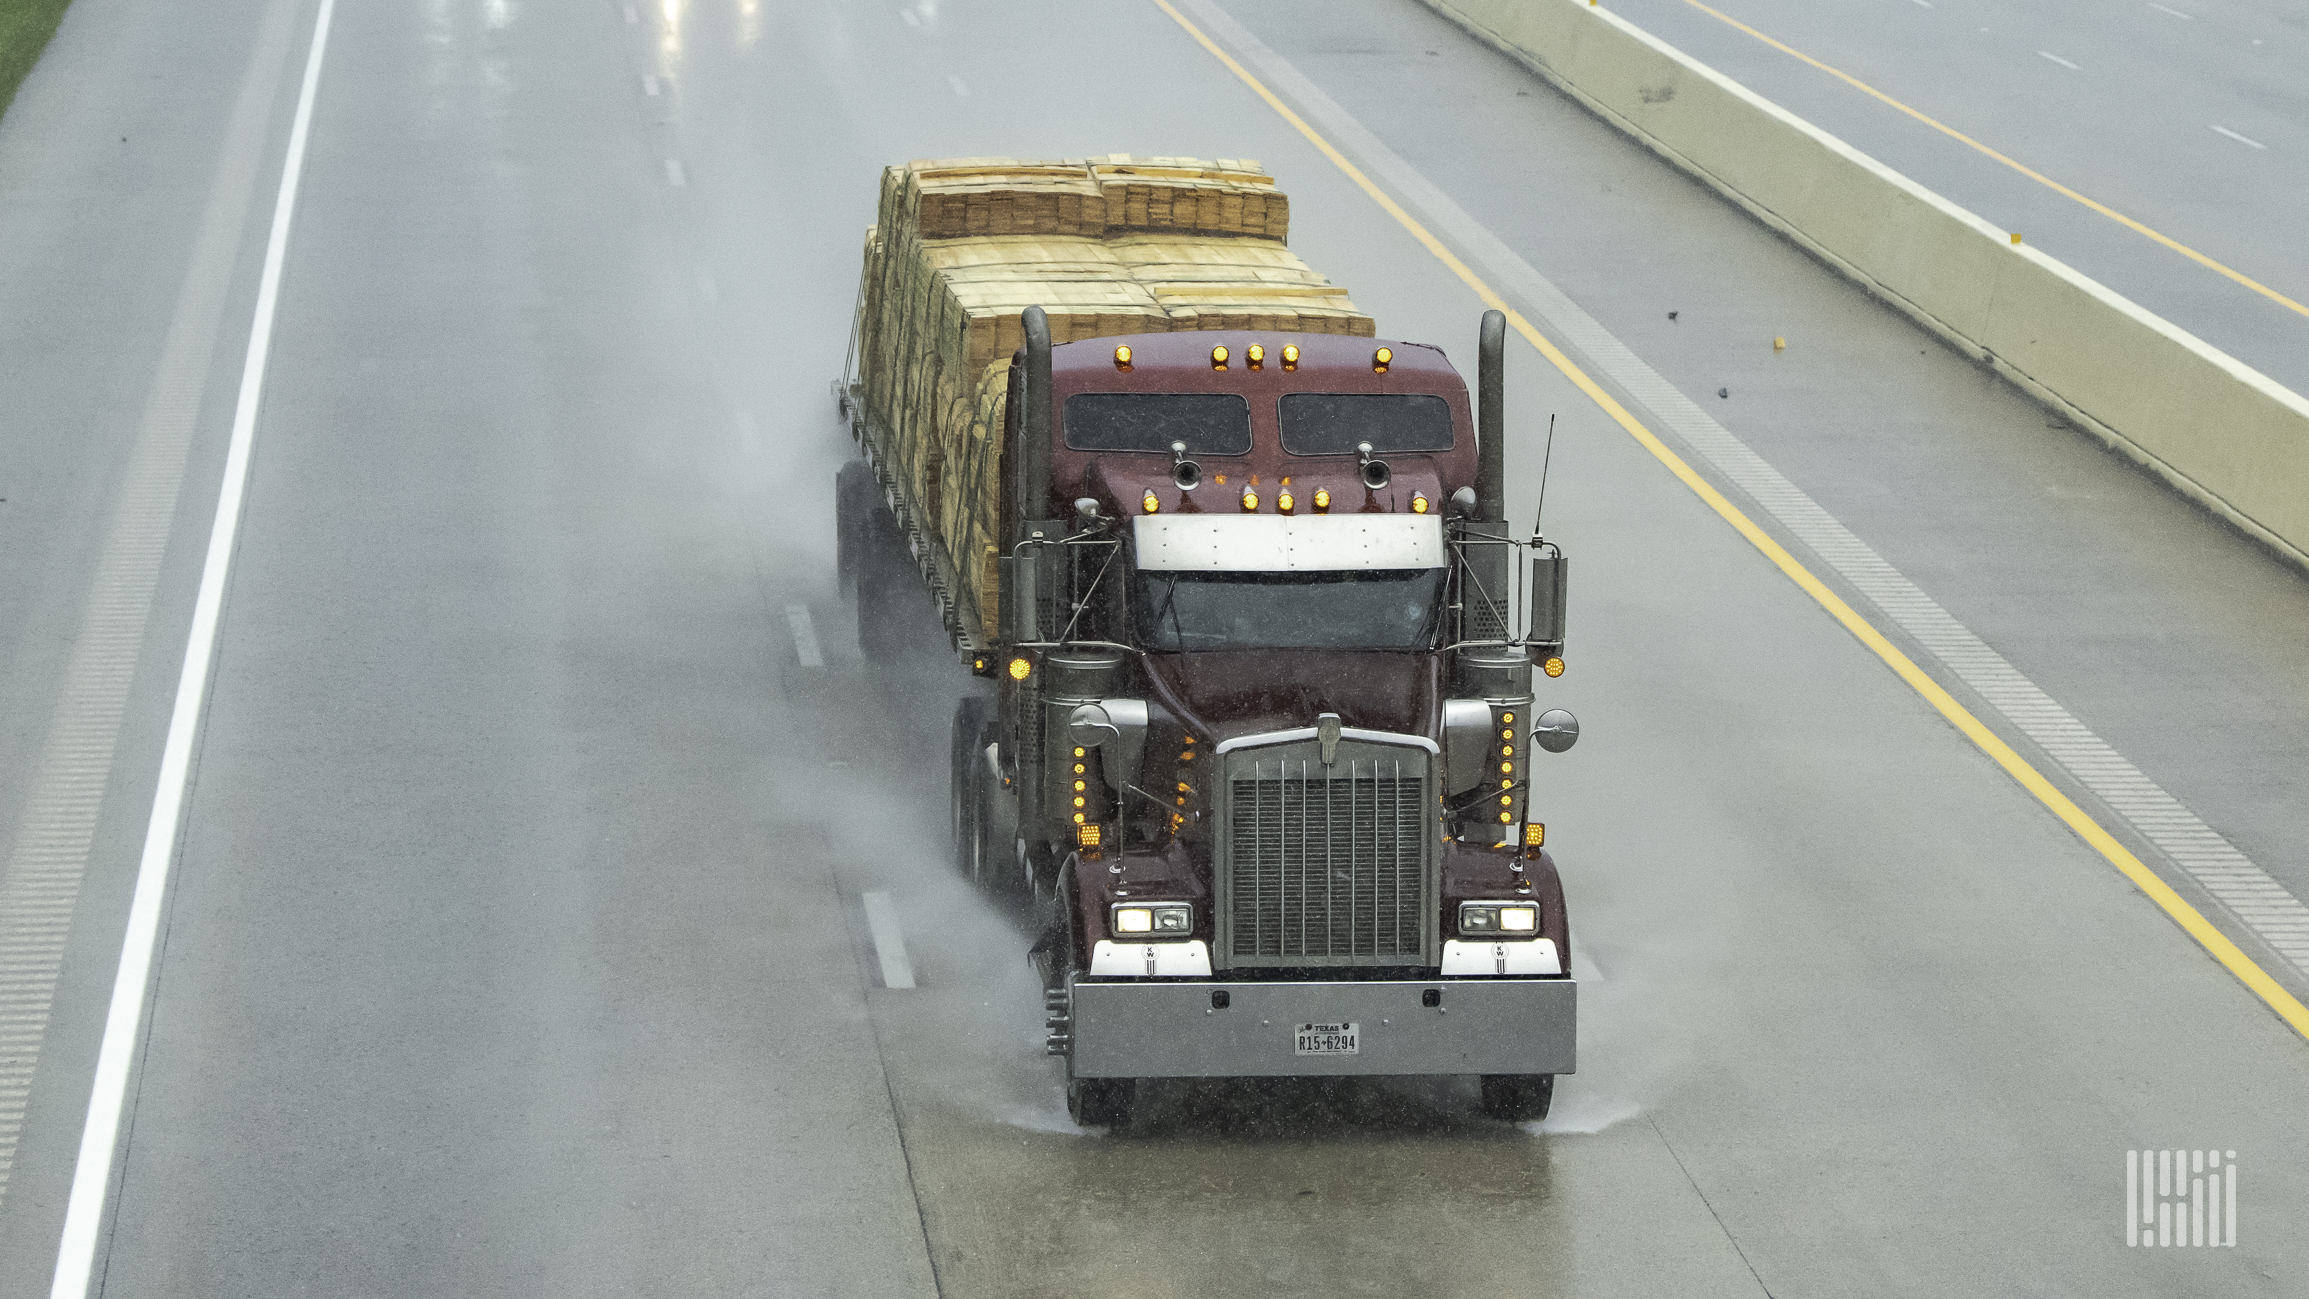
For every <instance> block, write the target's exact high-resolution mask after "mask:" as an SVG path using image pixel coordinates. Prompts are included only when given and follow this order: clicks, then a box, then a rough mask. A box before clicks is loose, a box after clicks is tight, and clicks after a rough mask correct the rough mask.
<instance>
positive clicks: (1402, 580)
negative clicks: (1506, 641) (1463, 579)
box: [1131, 568, 1444, 652]
mask: <svg viewBox="0 0 2309 1299" xmlns="http://www.w3.org/2000/svg"><path fill="white" fill-rule="evenodd" d="M1443 574H1444V570H1443V569H1440V568H1388V569H1362V570H1351V571H1346V572H1290V573H1210V572H1146V571H1141V572H1139V573H1138V574H1137V575H1136V577H1135V578H1134V580H1133V583H1132V591H1131V606H1132V613H1133V615H1134V616H1135V618H1136V621H1137V624H1138V632H1139V637H1140V640H1141V642H1142V643H1143V644H1144V645H1145V646H1146V648H1148V649H1150V650H1154V651H1157V652H1164V651H1177V650H1239V649H1394V650H1403V649H1425V648H1427V647H1429V646H1430V645H1432V644H1433V643H1434V639H1435V626H1436V603H1437V597H1438V596H1439V595H1441V593H1442V590H1443Z"/></svg>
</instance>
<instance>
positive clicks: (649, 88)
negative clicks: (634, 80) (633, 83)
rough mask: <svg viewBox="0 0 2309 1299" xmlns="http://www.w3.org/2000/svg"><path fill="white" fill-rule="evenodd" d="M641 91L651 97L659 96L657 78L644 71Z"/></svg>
mask: <svg viewBox="0 0 2309 1299" xmlns="http://www.w3.org/2000/svg"><path fill="white" fill-rule="evenodd" d="M641 93H643V94H645V95H647V96H649V97H650V98H651V99H655V98H657V93H658V85H657V78H656V77H653V76H650V75H649V74H647V73H643V74H642V78H641Z"/></svg>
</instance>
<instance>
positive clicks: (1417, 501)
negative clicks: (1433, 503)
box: [1411, 492, 1427, 514]
mask: <svg viewBox="0 0 2309 1299" xmlns="http://www.w3.org/2000/svg"><path fill="white" fill-rule="evenodd" d="M1411 512H1412V513H1413V514H1425V513H1427V495H1426V493H1424V492H1413V493H1412V494H1411Z"/></svg>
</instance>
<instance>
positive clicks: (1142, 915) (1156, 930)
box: [1112, 902, 1195, 938]
mask: <svg viewBox="0 0 2309 1299" xmlns="http://www.w3.org/2000/svg"><path fill="white" fill-rule="evenodd" d="M1112 923H1113V926H1114V932H1115V935H1116V936H1117V937H1122V936H1125V935H1135V934H1144V935H1146V936H1147V937H1149V938H1184V937H1186V936H1187V935H1188V934H1191V933H1193V932H1194V930H1195V909H1194V908H1193V907H1191V906H1189V905H1187V904H1186V903H1184V902H1118V903H1116V904H1115V906H1114V914H1113V921H1112Z"/></svg>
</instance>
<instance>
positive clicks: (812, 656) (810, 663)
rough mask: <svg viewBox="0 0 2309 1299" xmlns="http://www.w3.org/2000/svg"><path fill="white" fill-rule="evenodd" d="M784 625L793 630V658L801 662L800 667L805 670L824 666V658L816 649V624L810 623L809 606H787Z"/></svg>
mask: <svg viewBox="0 0 2309 1299" xmlns="http://www.w3.org/2000/svg"><path fill="white" fill-rule="evenodd" d="M786 625H787V626H789V627H791V628H793V629H794V656H795V657H796V658H799V659H800V660H801V661H802V666H803V667H806V668H822V667H824V666H826V656H825V654H824V653H823V652H822V651H820V650H819V648H818V627H817V624H816V623H813V622H811V621H810V606H808V605H806V604H789V605H787V606H786Z"/></svg>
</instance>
